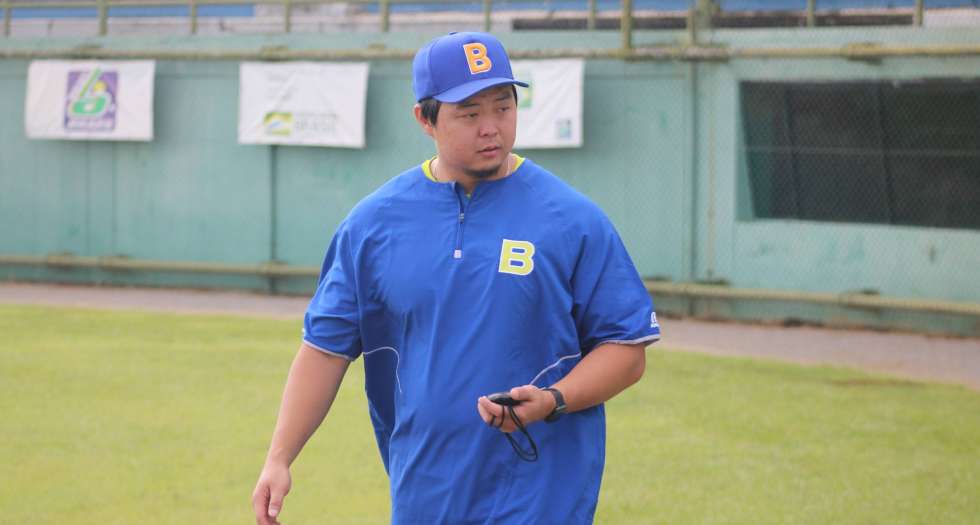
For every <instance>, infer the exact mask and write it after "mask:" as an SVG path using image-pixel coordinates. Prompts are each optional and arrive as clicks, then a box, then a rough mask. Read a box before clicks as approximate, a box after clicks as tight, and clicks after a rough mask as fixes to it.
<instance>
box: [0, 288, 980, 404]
mask: <svg viewBox="0 0 980 525" xmlns="http://www.w3.org/2000/svg"><path fill="white" fill-rule="evenodd" d="M308 300H309V298H307V297H284V296H269V295H261V294H255V293H247V292H236V291H206V290H185V289H150V288H111V287H93V286H74V285H54V284H26V283H0V303H8V304H35V305H61V306H76V307H85V308H109V309H121V310H134V309H139V310H151V311H162V312H182V313H201V314H233V315H246V316H257V317H272V318H279V319H295V320H297V322H299V321H300V320H301V319H302V317H303V312H304V311H305V309H306V304H307V302H308ZM661 325H662V327H663V333H664V336H663V339H662V340H661V342H659V343H657V346H659V347H662V348H664V349H667V350H674V351H687V352H699V353H705V354H712V355H722V356H746V357H754V358H762V359H775V360H780V361H789V362H793V363H801V364H808V365H815V364H828V365H835V366H844V367H850V368H858V369H862V370H866V371H870V372H875V373H880V374H886V375H891V376H896V377H902V378H907V379H914V380H923V381H936V382H945V383H955V384H960V385H964V386H967V387H968V388H971V389H973V390H978V391H980V339H962V338H943V337H931V336H925V335H915V334H904V333H902V334H898V333H894V334H893V333H882V332H872V331H863V330H839V329H825V328H815V327H772V326H761V325H753V324H740V323H727V322H725V323H718V322H708V321H700V320H691V319H669V318H668V319H661Z"/></svg>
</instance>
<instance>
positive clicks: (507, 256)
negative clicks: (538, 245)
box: [497, 239, 534, 275]
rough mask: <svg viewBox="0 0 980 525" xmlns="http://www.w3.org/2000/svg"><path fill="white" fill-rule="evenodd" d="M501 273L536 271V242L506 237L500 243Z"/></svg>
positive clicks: (521, 273) (499, 268)
mask: <svg viewBox="0 0 980 525" xmlns="http://www.w3.org/2000/svg"><path fill="white" fill-rule="evenodd" d="M497 271H498V272H500V273H509V274H512V275H527V274H529V273H531V272H533V271H534V244H532V243H530V242H528V241H513V240H510V239H504V241H503V242H502V243H501V244H500V265H499V266H498V267H497Z"/></svg>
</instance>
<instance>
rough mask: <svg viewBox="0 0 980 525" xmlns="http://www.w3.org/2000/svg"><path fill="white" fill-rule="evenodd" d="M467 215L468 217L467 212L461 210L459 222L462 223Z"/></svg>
mask: <svg viewBox="0 0 980 525" xmlns="http://www.w3.org/2000/svg"><path fill="white" fill-rule="evenodd" d="M465 217H466V214H465V213H463V212H459V222H460V223H462V222H463V218H465Z"/></svg>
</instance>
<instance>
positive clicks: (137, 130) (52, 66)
mask: <svg viewBox="0 0 980 525" xmlns="http://www.w3.org/2000/svg"><path fill="white" fill-rule="evenodd" d="M155 68H156V63H155V62H154V61H152V60H139V61H131V60H125V61H119V60H100V61H90V60H87V61H76V60H35V61H33V62H31V65H30V67H29V68H28V73H27V96H26V97H25V99H26V103H25V108H24V109H25V111H24V128H25V131H26V132H27V136H28V137H29V138H32V139H80V140H142V141H149V140H153V75H154V71H155Z"/></svg>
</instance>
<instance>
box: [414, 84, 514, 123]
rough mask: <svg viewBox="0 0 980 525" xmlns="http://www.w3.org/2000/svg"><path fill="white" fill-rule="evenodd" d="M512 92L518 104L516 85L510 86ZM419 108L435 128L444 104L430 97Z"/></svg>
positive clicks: (423, 116)
mask: <svg viewBox="0 0 980 525" xmlns="http://www.w3.org/2000/svg"><path fill="white" fill-rule="evenodd" d="M510 90H511V92H513V93H514V103H515V104H516V103H517V87H516V86H515V85H514V84H511V85H510ZM419 107H420V109H421V110H422V118H424V119H425V120H427V121H429V124H432V125H433V126H435V125H436V120H437V119H438V118H439V108H440V107H442V102H440V101H438V100H436V99H434V98H432V97H429V98H423V99H422V100H420V101H419Z"/></svg>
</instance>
